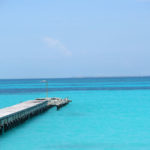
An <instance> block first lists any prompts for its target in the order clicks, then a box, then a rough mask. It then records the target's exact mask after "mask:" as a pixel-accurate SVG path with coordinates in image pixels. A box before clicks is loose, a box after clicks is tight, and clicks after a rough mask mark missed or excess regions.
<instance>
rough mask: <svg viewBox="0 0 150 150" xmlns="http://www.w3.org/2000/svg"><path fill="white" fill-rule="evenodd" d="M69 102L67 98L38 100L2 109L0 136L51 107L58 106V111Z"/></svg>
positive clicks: (0, 114) (0, 112)
mask: <svg viewBox="0 0 150 150" xmlns="http://www.w3.org/2000/svg"><path fill="white" fill-rule="evenodd" d="M69 102H71V100H69V99H67V98H65V99H61V98H37V99H35V100H30V101H26V102H22V103H19V104H16V105H14V106H11V107H6V108H3V109H0V134H3V133H4V132H6V131H7V130H9V129H11V128H13V127H16V126H17V125H18V124H20V123H23V122H24V121H25V120H28V119H29V118H31V117H33V116H35V115H37V114H39V113H42V112H44V111H46V110H47V109H49V108H51V107H54V106H56V107H57V110H58V109H60V108H61V107H63V106H65V105H67V104H68V103H69Z"/></svg>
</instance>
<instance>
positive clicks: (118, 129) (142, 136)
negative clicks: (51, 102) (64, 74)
mask: <svg viewBox="0 0 150 150" xmlns="http://www.w3.org/2000/svg"><path fill="white" fill-rule="evenodd" d="M41 80H42V79H18V80H0V108H3V107H7V106H11V105H14V104H17V103H19V102H21V101H26V100H31V99H35V98H39V97H45V95H46V93H45V84H44V83H41V82H40V81H41ZM47 80H48V81H49V97H62V98H65V97H69V98H70V99H71V100H72V103H70V104H69V105H67V106H65V107H63V108H62V109H60V110H59V111H57V110H56V108H52V109H49V110H48V111H46V112H45V113H42V114H40V115H38V116H36V117H34V118H32V119H30V120H28V121H26V122H25V123H24V124H22V125H20V126H18V127H16V128H14V129H12V130H9V131H8V132H6V133H5V134H4V135H2V136H0V150H149V149H150V77H135V78H76V79H75V78H70V79H47Z"/></svg>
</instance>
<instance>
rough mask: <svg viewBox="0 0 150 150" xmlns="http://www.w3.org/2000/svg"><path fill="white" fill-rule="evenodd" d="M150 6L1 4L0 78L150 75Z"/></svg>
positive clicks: (127, 2) (83, 0) (57, 1)
mask: <svg viewBox="0 0 150 150" xmlns="http://www.w3.org/2000/svg"><path fill="white" fill-rule="evenodd" d="M149 64H150V0H113V1H112V0H74V1H73V0H72V1H71V0H44V1H41V0H21V1H19V0H13V1H11V0H1V1H0V78H38V77H40V78H44V77H49V78H52V77H83V76H144V75H150V69H149Z"/></svg>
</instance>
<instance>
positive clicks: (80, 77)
mask: <svg viewBox="0 0 150 150" xmlns="http://www.w3.org/2000/svg"><path fill="white" fill-rule="evenodd" d="M138 77H150V75H141V76H140V75H130V76H75V77H35V78H34V77H31V78H0V80H26V79H77V78H79V79H82V78H138Z"/></svg>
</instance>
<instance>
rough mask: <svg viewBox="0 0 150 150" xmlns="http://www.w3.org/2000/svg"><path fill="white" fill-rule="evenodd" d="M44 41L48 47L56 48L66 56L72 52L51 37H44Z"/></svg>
mask: <svg viewBox="0 0 150 150" xmlns="http://www.w3.org/2000/svg"><path fill="white" fill-rule="evenodd" d="M44 42H45V43H46V44H47V45H48V47H50V48H57V49H58V50H59V51H61V52H62V53H63V54H64V55H66V56H71V55H72V52H71V51H69V50H68V49H67V48H66V47H65V46H64V45H63V44H62V43H61V42H60V41H59V40H56V39H53V38H51V37H45V38H44Z"/></svg>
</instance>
